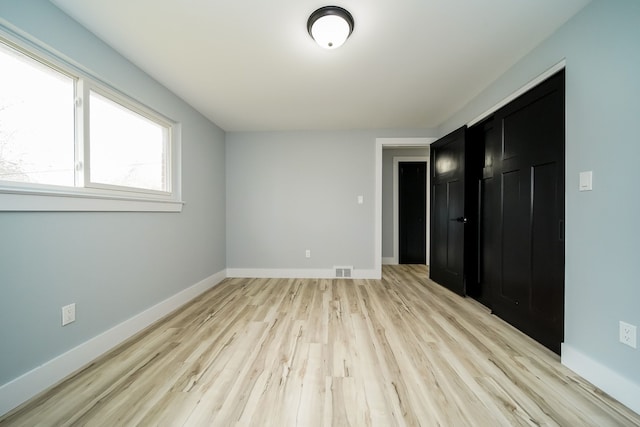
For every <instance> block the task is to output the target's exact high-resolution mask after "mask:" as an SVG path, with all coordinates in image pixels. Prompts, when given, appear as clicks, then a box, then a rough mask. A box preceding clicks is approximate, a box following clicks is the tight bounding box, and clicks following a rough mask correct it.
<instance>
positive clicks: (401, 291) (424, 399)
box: [0, 266, 640, 426]
mask: <svg viewBox="0 0 640 427" xmlns="http://www.w3.org/2000/svg"><path fill="white" fill-rule="evenodd" d="M383 275H384V277H383V280H353V281H349V280H300V279H228V280H225V281H224V282H222V283H221V284H219V285H218V286H216V287H215V288H213V289H212V290H210V291H209V292H207V293H205V294H203V295H202V296H200V297H199V298H197V299H196V300H194V301H192V302H191V303H189V304H188V305H186V306H185V307H183V308H182V309H180V310H178V311H177V312H175V313H173V314H172V315H170V316H168V317H167V318H166V319H164V320H162V321H160V322H158V323H157V324H155V325H154V326H152V327H150V328H148V329H147V330H146V331H144V332H143V333H141V334H139V335H138V336H137V337H135V338H133V339H132V340H130V341H129V342H127V343H125V344H123V345H121V346H120V347H118V348H117V349H115V350H114V351H112V352H110V353H109V354H107V355H105V356H103V357H102V358H100V359H98V360H97V361H95V363H93V364H91V365H90V366H88V367H86V368H85V369H83V370H81V371H80V372H78V373H77V374H75V375H73V376H72V377H70V378H69V379H67V380H66V381H63V382H62V383H61V384H59V385H58V386H56V387H54V388H53V389H51V390H49V391H47V392H45V393H43V394H42V395H41V396H39V397H36V398H34V399H33V400H32V401H30V402H28V403H27V404H25V405H23V406H22V407H21V408H18V409H17V410H16V411H14V412H12V413H10V414H8V415H7V416H6V417H5V418H3V419H0V424H1V425H25V426H27V425H28V426H33V425H56V426H58V425H101V426H104V425H108V426H130V425H167V426H183V425H185V426H233V425H246V426H369V425H376V426H395V425H398V426H404V425H407V426H418V425H422V426H501V425H504V426H512V425H515V426H519V425H526V426H538V425H561V426H613V425H624V426H633V425H635V426H640V416H639V415H637V414H634V413H633V412H631V411H630V410H628V409H626V408H625V407H623V406H622V405H620V404H619V403H617V402H615V401H614V400H612V399H611V398H609V397H608V396H606V395H604V394H603V393H602V392H601V391H599V390H597V389H596V388H594V387H593V386H592V385H590V384H588V383H587V382H585V381H584V380H583V379H581V378H580V377H578V376H577V375H575V374H573V373H572V372H571V371H569V370H567V369H566V368H564V367H563V366H562V365H560V363H559V359H558V357H557V356H556V355H554V354H553V353H551V352H549V351H548V350H546V349H545V348H543V347H542V346H540V345H538V344H537V343H535V342H533V341H531V340H530V339H529V338H527V337H525V336H523V335H522V334H521V333H519V332H518V331H516V330H514V329H513V328H511V327H510V326H508V325H507V324H505V323H504V322H502V321H501V320H499V319H498V318H496V317H495V316H492V315H490V314H489V313H488V311H487V310H486V309H485V308H484V307H482V306H481V305H479V304H477V303H476V302H474V301H473V300H470V299H464V298H460V297H458V296H457V295H454V294H452V293H450V292H448V291H447V290H445V289H443V288H441V287H440V286H438V285H436V284H434V283H432V282H430V281H429V280H427V279H426V277H427V271H426V267H424V266H396V267H385V268H384V270H383Z"/></svg>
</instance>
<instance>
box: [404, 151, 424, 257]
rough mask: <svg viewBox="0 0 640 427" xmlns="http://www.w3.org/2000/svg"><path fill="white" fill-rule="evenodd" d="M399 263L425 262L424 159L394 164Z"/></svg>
mask: <svg viewBox="0 0 640 427" xmlns="http://www.w3.org/2000/svg"><path fill="white" fill-rule="evenodd" d="M398 175H399V176H398V217H399V218H398V237H399V238H398V246H399V252H400V253H399V255H400V256H399V258H400V259H399V262H400V264H426V263H427V246H426V240H427V222H426V216H427V162H400V163H399V164H398Z"/></svg>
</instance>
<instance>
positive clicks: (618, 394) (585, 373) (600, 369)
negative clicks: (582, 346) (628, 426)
mask: <svg viewBox="0 0 640 427" xmlns="http://www.w3.org/2000/svg"><path fill="white" fill-rule="evenodd" d="M562 364H563V365H564V366H566V367H567V368H569V369H571V370H572V371H573V372H575V373H576V374H578V375H580V376H581V377H583V378H584V379H585V380H587V381H589V382H590V383H591V384H593V385H595V386H596V387H598V388H599V389H601V390H602V391H604V392H605V393H607V394H608V395H609V396H611V397H613V398H614V399H616V400H617V401H618V402H620V403H622V404H623V405H625V406H626V407H627V408H629V409H631V410H632V411H634V412H636V413H638V414H640V385H639V384H636V383H634V382H633V381H630V380H628V379H627V378H625V377H623V376H622V375H620V374H619V373H617V372H615V371H612V370H611V369H610V368H608V367H606V366H604V365H602V364H600V363H599V362H596V361H595V360H593V359H591V358H589V357H588V356H586V355H584V354H583V353H581V352H580V351H578V350H576V349H575V348H573V347H571V346H570V345H567V344H565V343H563V344H562Z"/></svg>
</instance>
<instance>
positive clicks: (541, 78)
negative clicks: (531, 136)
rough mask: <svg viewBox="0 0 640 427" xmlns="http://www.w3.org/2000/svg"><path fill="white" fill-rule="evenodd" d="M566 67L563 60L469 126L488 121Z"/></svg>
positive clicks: (468, 124) (469, 123) (477, 117)
mask: <svg viewBox="0 0 640 427" xmlns="http://www.w3.org/2000/svg"><path fill="white" fill-rule="evenodd" d="M566 66H567V61H566V59H563V60H562V61H560V62H558V63H557V64H556V65H554V66H553V67H551V68H549V69H548V70H546V71H544V72H543V73H542V74H540V75H539V76H537V77H535V78H534V79H533V80H531V81H530V82H528V83H527V84H525V85H524V86H522V87H521V88H520V89H518V90H516V91H515V92H513V93H512V94H511V95H509V96H507V97H506V98H504V99H502V100H501V101H500V102H498V103H497V104H495V105H493V106H492V107H491V108H489V109H488V110H486V111H484V112H483V113H481V114H480V115H478V116H476V118H474V119H473V120H471V121H470V122H468V123H467V126H469V127H471V126H473V125H475V124H476V123H479V122H481V121H482V120H484V119H486V118H487V117H489V116H490V115H491V114H493V113H495V112H496V111H498V110H499V109H500V108H502V107H504V106H505V105H507V104H508V103H510V102H511V101H513V100H514V99H516V98H517V97H519V96H520V95H523V94H524V93H526V92H528V91H529V90H530V89H533V88H534V87H536V86H538V85H539V84H540V83H542V82H543V81H545V80H547V79H548V78H549V77H551V76H553V75H554V74H555V73H557V72H558V71H560V70H563V69H564V68H566Z"/></svg>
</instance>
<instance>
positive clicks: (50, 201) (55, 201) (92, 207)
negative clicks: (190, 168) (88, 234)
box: [0, 188, 184, 212]
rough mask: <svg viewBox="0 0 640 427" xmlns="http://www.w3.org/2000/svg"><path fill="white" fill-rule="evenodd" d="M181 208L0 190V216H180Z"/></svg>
mask: <svg viewBox="0 0 640 427" xmlns="http://www.w3.org/2000/svg"><path fill="white" fill-rule="evenodd" d="M183 205H184V202H182V201H175V200H173V199H166V200H162V199H150V198H144V197H124V196H113V195H102V194H82V193H75V192H37V191H29V190H13V189H12V190H7V189H4V188H0V212H32V211H36V212H182V206H183Z"/></svg>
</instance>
